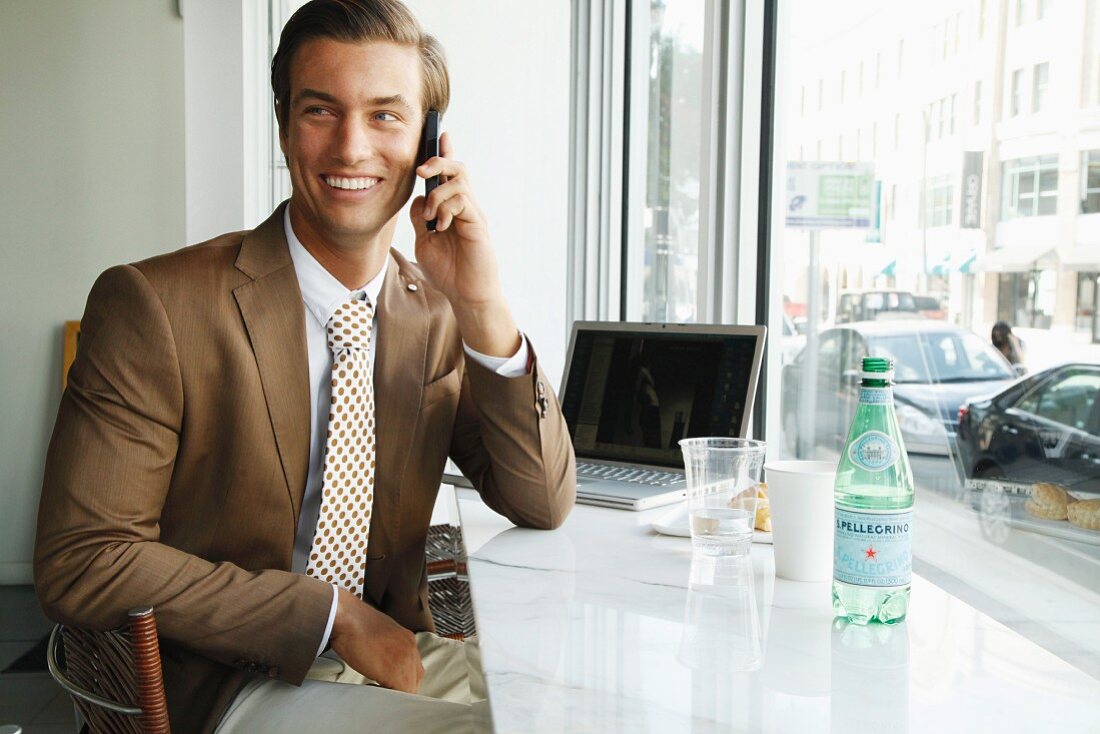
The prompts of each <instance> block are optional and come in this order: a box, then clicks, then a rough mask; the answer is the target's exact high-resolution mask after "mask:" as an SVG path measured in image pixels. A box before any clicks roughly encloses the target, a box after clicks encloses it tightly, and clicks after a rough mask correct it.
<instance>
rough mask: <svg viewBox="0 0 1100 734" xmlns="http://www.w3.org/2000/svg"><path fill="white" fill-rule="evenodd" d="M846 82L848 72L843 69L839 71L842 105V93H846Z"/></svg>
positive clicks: (841, 101) (842, 102)
mask: <svg viewBox="0 0 1100 734" xmlns="http://www.w3.org/2000/svg"><path fill="white" fill-rule="evenodd" d="M847 81H848V72H847V71H845V70H844V69H841V70H840V103H841V104H844V93H845V92H846V91H847V89H846V87H847V86H848V85H847Z"/></svg>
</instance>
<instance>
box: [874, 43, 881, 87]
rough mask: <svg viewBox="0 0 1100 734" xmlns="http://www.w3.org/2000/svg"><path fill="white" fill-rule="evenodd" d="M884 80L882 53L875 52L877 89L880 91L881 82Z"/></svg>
mask: <svg viewBox="0 0 1100 734" xmlns="http://www.w3.org/2000/svg"><path fill="white" fill-rule="evenodd" d="M881 78H882V53H881V52H879V51H875V89H878V84H879V80H880V79H881Z"/></svg>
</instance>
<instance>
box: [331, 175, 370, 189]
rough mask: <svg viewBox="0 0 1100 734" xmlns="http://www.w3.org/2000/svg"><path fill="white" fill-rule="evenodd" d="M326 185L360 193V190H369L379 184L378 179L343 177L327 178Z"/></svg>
mask: <svg viewBox="0 0 1100 734" xmlns="http://www.w3.org/2000/svg"><path fill="white" fill-rule="evenodd" d="M325 183H327V184H328V185H329V186H331V187H333V188H334V189H347V190H349V191H358V190H360V189H369V188H370V187H371V186H374V185H375V184H376V183H378V179H377V178H344V177H342V176H325Z"/></svg>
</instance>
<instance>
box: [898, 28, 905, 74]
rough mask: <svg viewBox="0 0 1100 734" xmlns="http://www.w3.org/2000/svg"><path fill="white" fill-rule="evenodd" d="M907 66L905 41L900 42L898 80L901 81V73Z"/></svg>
mask: <svg viewBox="0 0 1100 734" xmlns="http://www.w3.org/2000/svg"><path fill="white" fill-rule="evenodd" d="M904 66H905V39H904V38H903V39H901V40H900V41H898V79H901V72H902V69H903V68H904Z"/></svg>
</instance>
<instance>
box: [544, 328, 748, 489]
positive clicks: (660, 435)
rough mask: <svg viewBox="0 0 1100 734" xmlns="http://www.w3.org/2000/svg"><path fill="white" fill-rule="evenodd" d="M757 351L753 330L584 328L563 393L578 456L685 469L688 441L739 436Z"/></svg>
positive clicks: (577, 335)
mask: <svg viewBox="0 0 1100 734" xmlns="http://www.w3.org/2000/svg"><path fill="white" fill-rule="evenodd" d="M756 349H757V337H756V336H755V335H753V334H736V335H731V334H718V333H715V334H699V333H691V334H676V333H660V332H657V333H654V332H637V331H605V330H602V329H601V330H598V331H593V330H588V329H583V328H582V329H578V331H577V334H576V338H575V341H574V344H573V356H572V360H571V362H570V366H569V376H568V379H567V382H566V384H565V386H564V391H563V395H562V412H563V413H564V414H565V420H566V422H567V423H568V424H569V433H570V436H571V437H572V439H573V448H574V451H575V452H576V455H577V457H578V458H588V459H605V460H611V461H623V462H631V463H642V464H654V465H658V466H667V467H673V468H679V469H682V468H683V466H684V459H683V456H682V454H681V453H680V446H679V444H678V443H677V442H678V441H679V440H680V439H681V438H692V437H695V436H739V435H740V434H741V426H742V424H743V422H744V417H745V410H746V406H745V403H746V400H751V393H752V391H753V390H755V387H756V386H755V384H750V383H751V382H753V374H752V367H753V359H754V354H755V352H756ZM750 405H751V403H750Z"/></svg>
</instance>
